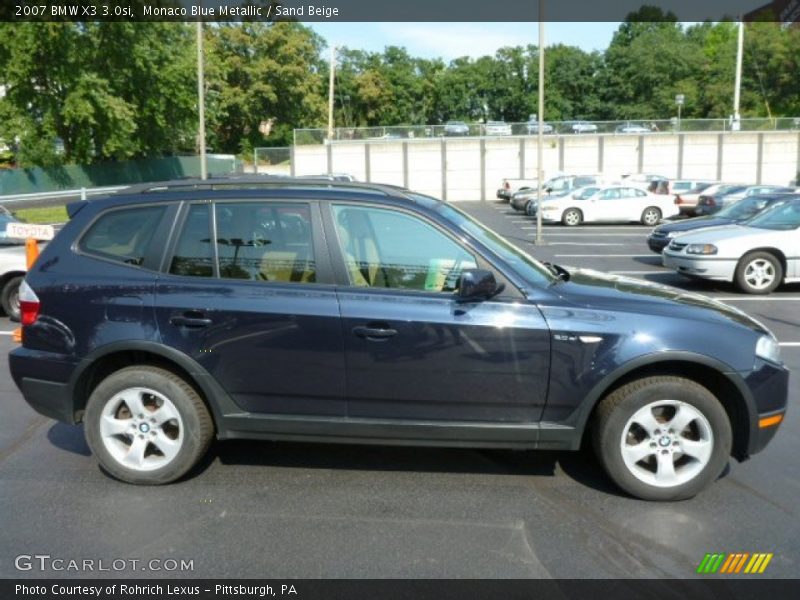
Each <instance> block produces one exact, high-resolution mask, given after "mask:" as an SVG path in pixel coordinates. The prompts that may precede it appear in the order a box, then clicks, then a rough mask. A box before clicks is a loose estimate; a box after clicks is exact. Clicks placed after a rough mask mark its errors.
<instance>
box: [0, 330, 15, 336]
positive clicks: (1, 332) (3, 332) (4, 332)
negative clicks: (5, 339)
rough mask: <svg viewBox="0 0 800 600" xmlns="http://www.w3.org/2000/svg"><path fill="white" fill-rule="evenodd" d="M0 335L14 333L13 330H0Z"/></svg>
mask: <svg viewBox="0 0 800 600" xmlns="http://www.w3.org/2000/svg"><path fill="white" fill-rule="evenodd" d="M0 335H14V332H13V331H0Z"/></svg>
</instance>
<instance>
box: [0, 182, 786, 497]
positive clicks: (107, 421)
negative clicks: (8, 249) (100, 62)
mask: <svg viewBox="0 0 800 600" xmlns="http://www.w3.org/2000/svg"><path fill="white" fill-rule="evenodd" d="M68 212H69V215H70V217H71V218H70V221H69V222H68V223H67V224H66V225H65V227H64V229H63V230H62V231H61V232H60V233H59V234H58V235H57V236H56V238H55V240H53V241H52V242H51V243H50V244H49V245H48V246H47V248H46V249H45V250H44V252H43V253H42V254H41V255H40V256H39V258H38V260H37V261H36V263H35V264H34V266H33V268H32V269H31V270H30V271H29V273H28V275H27V276H26V278H25V280H24V282H23V284H22V286H21V288H20V306H21V313H22V323H23V344H22V346H21V347H18V348H16V349H15V350H13V351H12V352H11V353H10V359H9V360H10V370H11V374H12V376H13V378H14V381H15V383H16V384H17V385H18V386H19V388H20V389H21V390H22V394H23V396H24V398H25V399H26V400H27V402H28V403H29V404H30V405H31V406H33V407H34V408H35V409H36V410H37V411H39V412H40V413H42V414H44V415H47V416H49V417H52V418H55V419H58V420H60V421H64V422H66V423H79V422H82V423H83V424H84V430H85V433H86V439H87V441H88V444H89V447H90V448H91V450H92V452H93V453H94V454H95V456H96V457H97V459H98V461H99V462H100V464H101V465H102V467H103V468H104V469H105V471H106V472H107V473H109V474H111V475H112V476H114V477H116V478H118V479H120V480H123V481H126V482H131V483H138V484H162V483H168V482H171V481H175V480H177V479H179V478H181V477H182V476H184V475H185V474H187V473H188V472H189V470H190V469H191V468H192V467H193V466H194V465H196V464H197V463H198V461H199V460H200V459H201V458H202V457H203V455H204V454H205V452H206V450H207V449H208V446H209V444H210V443H211V440H212V439H213V438H215V437H216V438H218V439H223V440H224V439H235V438H256V439H268V440H295V441H297V440H313V441H336V442H347V443H380V444H402V445H435V446H458V447H471V446H474V447H482V448H488V447H496V448H518V449H529V448H541V449H550V450H578V449H579V448H580V447H581V446H582V445H583V442H584V441H589V442H591V443H593V445H594V448H595V450H596V452H597V454H598V456H599V457H600V460H601V462H602V464H603V465H604V466H605V469H606V471H607V472H608V474H609V475H610V476H611V478H612V479H613V480H614V481H615V482H617V484H618V485H619V486H620V487H622V488H623V489H624V490H626V491H628V492H629V493H630V494H633V495H635V496H638V497H641V498H647V499H654V500H674V499H679V498H687V497H689V496H692V495H694V494H696V493H697V492H698V491H699V490H700V489H702V488H703V487H704V486H706V485H707V484H709V483H711V482H712V481H714V480H715V479H716V478H717V477H718V476H719V475H720V474H721V473H722V471H723V469H724V468H725V466H726V464H727V462H728V458H729V456H731V455H732V456H734V457H735V458H737V459H740V460H742V459H744V458H746V457H748V456H749V455H751V454H754V453H756V452H758V451H760V450H762V449H763V448H764V447H765V446H766V444H767V443H768V442H769V440H770V439H771V438H772V437H773V435H774V434H775V431H776V429H777V424H778V423H779V422H780V420H781V419H782V417H783V414H784V411H785V408H786V401H787V389H788V370H787V369H786V367H785V366H784V365H783V363H782V362H781V359H780V351H779V347H778V343H777V341H776V340H775V338H774V336H773V335H772V334H771V333H770V332H769V331H768V330H767V329H765V328H764V326H763V325H761V324H760V323H758V322H757V321H755V320H753V319H751V318H750V317H748V316H746V315H745V314H744V313H742V312H741V311H739V310H737V309H734V308H731V307H728V306H726V305H725V304H722V303H720V302H717V301H715V300H711V299H709V298H705V297H703V296H699V295H694V294H688V293H686V292H684V291H682V290H676V289H672V288H669V287H665V286H660V285H655V284H651V283H648V282H645V281H640V280H635V279H629V278H623V277H618V276H613V275H609V274H605V273H599V272H594V271H584V270H580V269H565V268H563V267H560V266H557V265H552V264H547V263H541V262H539V261H537V260H536V259H534V258H533V257H531V256H530V255H528V254H527V253H526V252H525V251H523V250H522V249H520V248H517V247H516V246H513V245H512V244H510V243H509V242H507V241H506V240H505V239H503V238H502V237H501V236H499V235H498V234H496V233H493V232H491V231H490V230H488V229H486V228H485V227H484V226H483V225H481V224H480V223H478V222H477V221H475V220H474V219H472V218H471V217H469V216H467V215H466V214H464V213H462V212H461V211H460V210H458V209H457V208H455V207H454V206H452V205H450V204H447V203H444V202H441V201H439V200H436V199H434V198H431V197H429V196H424V195H422V194H418V193H415V192H411V191H408V190H403V189H400V188H396V187H391V186H379V185H374V184H358V183H339V182H330V181H327V180H323V181H319V182H314V181H309V180H305V181H303V180H297V181H290V182H287V181H285V180H275V182H272V183H265V182H264V179H263V178H259V179H258V180H252V181H251V180H249V179H247V178H243V179H241V180H234V179H219V180H210V181H206V182H199V181H198V182H187V181H183V182H175V183H172V184H166V185H159V187H158V189H153V190H151V191H148V190H146V189H140V190H139V193H128V194H126V195H120V196H113V197H109V198H106V199H103V200H96V201H92V202H79V203H76V204H73V205H71V206H70V207H69V210H68Z"/></svg>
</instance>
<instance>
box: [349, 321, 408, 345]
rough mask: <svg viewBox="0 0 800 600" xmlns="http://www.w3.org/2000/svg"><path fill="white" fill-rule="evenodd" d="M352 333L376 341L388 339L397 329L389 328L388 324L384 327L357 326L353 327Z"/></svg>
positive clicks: (394, 334)
mask: <svg viewBox="0 0 800 600" xmlns="http://www.w3.org/2000/svg"><path fill="white" fill-rule="evenodd" d="M353 334H355V335H357V336H358V337H360V338H364V339H366V340H372V341H374V342H377V341H383V340H388V339H389V338H390V337H394V336H396V335H397V330H396V329H392V328H390V327H389V326H388V325H387V326H386V327H368V326H367V327H365V326H358V327H353Z"/></svg>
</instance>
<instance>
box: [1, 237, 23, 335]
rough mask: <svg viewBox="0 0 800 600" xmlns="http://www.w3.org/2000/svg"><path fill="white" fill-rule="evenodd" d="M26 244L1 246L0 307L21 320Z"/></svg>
mask: <svg viewBox="0 0 800 600" xmlns="http://www.w3.org/2000/svg"><path fill="white" fill-rule="evenodd" d="M26 270H27V267H26V264H25V246H2V247H0V308H1V309H2V312H4V313H5V314H6V315H8V316H9V317H11V319H12V320H14V321H17V320H19V284H20V283H22V278H23V277H25V271H26Z"/></svg>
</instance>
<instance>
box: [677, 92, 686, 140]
mask: <svg viewBox="0 0 800 600" xmlns="http://www.w3.org/2000/svg"><path fill="white" fill-rule="evenodd" d="M685 100H686V96H684V95H683V94H676V95H675V104H677V105H678V125H677V127H676V130H677V131H680V130H681V107H682V106H683V103H684V102H685Z"/></svg>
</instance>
